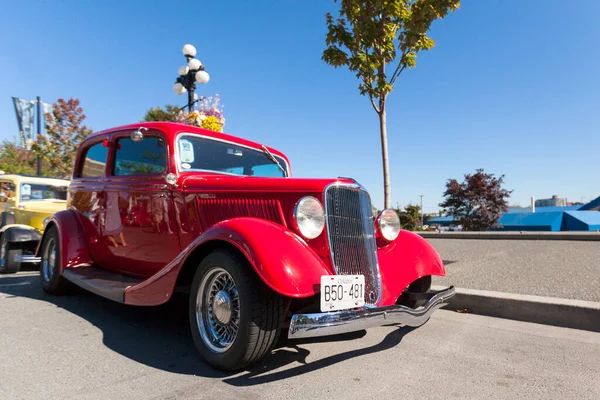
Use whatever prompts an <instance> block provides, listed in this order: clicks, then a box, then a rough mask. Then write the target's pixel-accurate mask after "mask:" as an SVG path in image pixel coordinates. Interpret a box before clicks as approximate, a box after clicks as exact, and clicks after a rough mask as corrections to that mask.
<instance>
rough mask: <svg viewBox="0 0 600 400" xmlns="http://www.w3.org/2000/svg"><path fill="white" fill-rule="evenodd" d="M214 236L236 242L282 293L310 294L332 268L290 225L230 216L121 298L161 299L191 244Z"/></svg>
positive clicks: (155, 301) (149, 302)
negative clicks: (292, 230) (289, 227)
mask: <svg viewBox="0 0 600 400" xmlns="http://www.w3.org/2000/svg"><path fill="white" fill-rule="evenodd" d="M215 241H221V242H226V243H229V244H231V245H233V246H235V247H236V248H237V249H238V250H239V251H240V252H241V253H242V254H243V255H244V256H245V257H246V259H247V260H248V262H249V263H250V265H251V266H252V268H253V269H254V270H255V271H256V274H257V275H258V276H259V277H260V278H261V279H262V280H263V282H265V284H266V285H267V286H269V287H270V288H271V289H273V290H274V291H275V292H277V293H279V294H281V295H283V296H287V297H294V298H302V297H309V296H312V295H314V294H315V293H317V292H318V291H319V290H320V282H321V276H322V275H331V274H332V273H333V272H332V271H330V269H329V268H328V266H327V265H326V264H325V263H324V262H323V260H322V259H321V258H320V257H319V256H318V255H317V254H316V253H315V252H314V251H313V250H312V249H311V248H310V247H309V246H308V245H307V244H306V243H305V242H304V240H302V239H301V238H300V237H299V236H298V235H296V234H295V233H293V232H291V231H290V230H289V229H287V228H285V227H283V226H281V225H279V224H276V223H274V222H271V221H267V220H264V219H259V218H232V219H229V220H225V221H222V222H220V223H218V224H216V225H215V226H213V227H211V228H210V229H208V230H207V231H206V232H204V233H203V234H202V235H200V236H199V237H198V238H196V239H195V240H194V241H193V242H192V243H191V244H190V245H189V246H187V247H186V248H185V249H184V250H183V252H182V253H181V254H180V255H179V256H178V257H177V258H175V260H173V261H172V262H171V263H170V264H169V265H167V266H166V267H165V268H163V269H162V270H161V271H159V272H158V273H157V274H155V275H153V276H152V277H150V278H149V279H147V280H146V281H144V282H142V283H140V284H138V285H135V286H131V287H129V288H128V289H127V290H126V292H125V303H126V304H134V305H155V304H161V303H164V302H165V301H166V300H168V299H169V298H170V296H171V293H172V292H173V290H174V287H175V283H176V281H177V276H178V275H179V272H180V271H181V268H182V267H183V265H184V264H185V261H186V260H187V259H188V257H190V255H191V254H192V253H193V252H194V251H195V250H196V249H198V248H200V247H202V246H205V245H209V244H214V242H215Z"/></svg>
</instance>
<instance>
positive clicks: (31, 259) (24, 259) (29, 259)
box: [13, 254, 42, 264]
mask: <svg viewBox="0 0 600 400" xmlns="http://www.w3.org/2000/svg"><path fill="white" fill-rule="evenodd" d="M13 261H14V262H18V263H21V264H25V263H33V264H37V263H39V262H41V261H42V257H36V256H32V255H27V254H26V255H22V254H15V257H14V258H13Z"/></svg>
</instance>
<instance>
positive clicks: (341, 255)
mask: <svg viewBox="0 0 600 400" xmlns="http://www.w3.org/2000/svg"><path fill="white" fill-rule="evenodd" d="M325 212H326V215H327V234H328V236H329V248H330V250H331V258H332V261H333V264H334V266H335V271H336V273H337V274H340V275H364V276H365V285H366V288H365V302H366V303H368V304H375V303H377V300H378V299H379V291H380V281H379V265H378V264H377V244H376V243H375V230H374V226H373V211H372V209H371V199H370V198H369V194H368V193H367V192H366V191H364V190H362V189H361V188H360V187H358V186H357V185H343V184H339V185H338V184H334V185H331V186H329V187H328V188H327V189H325Z"/></svg>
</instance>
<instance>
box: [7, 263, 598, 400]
mask: <svg viewBox="0 0 600 400" xmlns="http://www.w3.org/2000/svg"><path fill="white" fill-rule="evenodd" d="M186 317H187V314H186V303H185V301H184V299H174V302H173V303H169V304H167V305H165V306H161V307H158V308H136V307H126V306H122V305H120V304H117V303H113V302H110V301H108V300H104V299H102V298H99V297H96V296H94V295H92V294H88V293H81V294H77V295H74V296H68V297H51V296H48V295H45V294H43V292H42V291H41V289H40V288H39V278H38V277H37V275H36V274H35V273H30V272H25V273H20V274H17V275H7V276H1V277H0V321H2V322H1V323H0V360H2V362H0V377H1V379H0V398H2V399H50V398H52V399H55V398H61V399H68V398H77V399H106V398H120V399H134V398H135V399H142V398H143V399H147V398H155V399H180V398H181V399H187V398H194V399H198V398H206V399H214V398H220V399H237V400H239V399H258V398H261V399H263V398H265V399H287V398H319V399H321V398H332V397H334V395H335V396H342V397H343V398H344V399H354V398H356V399H359V398H360V399H364V398H381V399H388V398H389V399H392V398H393V399H397V398H399V397H406V398H431V399H438V398H439V399H441V398H444V399H447V398H477V399H479V398H503V399H504V398H505V399H512V398H521V399H523V398H560V399H567V398H572V399H597V398H600V382H599V381H598V379H597V377H598V374H599V373H600V364H598V359H599V358H600V334H597V333H591V332H585V331H577V330H570V329H565V328H555V327H549V326H543V325H535V324H528V323H523V322H515V321H507V320H501V319H494V318H488V317H482V316H476V315H469V314H460V313H456V312H452V311H439V312H437V313H436V314H435V315H434V317H433V318H432V319H431V320H430V321H429V322H428V323H426V324H425V325H424V326H422V327H420V328H418V329H407V328H399V327H395V326H385V327H380V328H376V329H372V330H369V331H368V332H364V331H362V332H358V333H356V334H352V335H347V336H343V337H338V338H336V340H328V339H324V340H318V341H313V342H310V341H302V342H290V341H287V340H286V339H282V340H280V343H279V344H278V347H277V348H276V349H275V350H274V352H273V354H272V355H271V356H269V357H268V358H267V359H266V360H265V361H264V362H262V363H261V364H259V365H257V366H255V367H254V368H252V369H251V370H248V371H242V372H240V373H236V374H225V373H222V372H219V371H216V370H214V369H212V368H211V367H209V366H207V365H205V364H204V363H203V362H202V361H201V360H200V359H199V358H198V356H197V355H196V352H195V349H194V347H193V344H192V340H191V337H190V335H189V333H188V330H189V328H188V325H187V320H186ZM565 371H568V373H565Z"/></svg>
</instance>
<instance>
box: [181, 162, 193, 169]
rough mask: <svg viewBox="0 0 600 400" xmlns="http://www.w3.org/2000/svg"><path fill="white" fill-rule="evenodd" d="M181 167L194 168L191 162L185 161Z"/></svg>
mask: <svg viewBox="0 0 600 400" xmlns="http://www.w3.org/2000/svg"><path fill="white" fill-rule="evenodd" d="M181 168H185V169H190V168H192V166H191V165H190V164H188V163H186V162H184V163H183V164H181Z"/></svg>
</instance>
